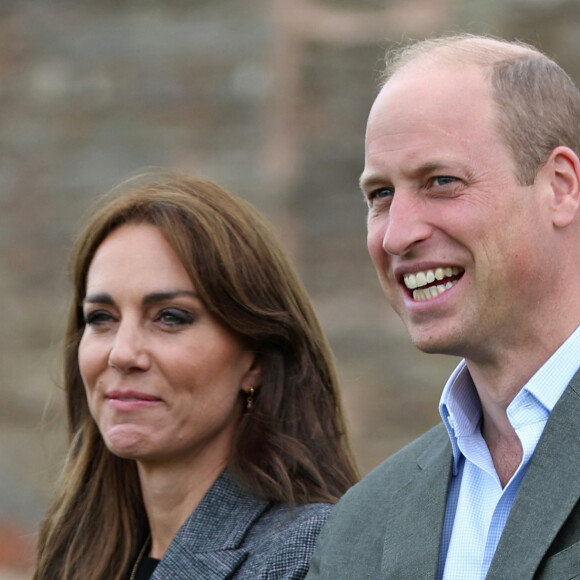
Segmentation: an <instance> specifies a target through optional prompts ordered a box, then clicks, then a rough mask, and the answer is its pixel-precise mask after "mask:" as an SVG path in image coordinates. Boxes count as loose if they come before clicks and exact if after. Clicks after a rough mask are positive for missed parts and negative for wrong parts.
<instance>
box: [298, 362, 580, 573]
mask: <svg viewBox="0 0 580 580" xmlns="http://www.w3.org/2000/svg"><path fill="white" fill-rule="evenodd" d="M451 475H452V450H451V443H450V441H449V436H448V434H447V431H446V430H445V427H444V426H443V424H440V425H438V426H436V427H434V428H433V429H432V430H431V431H429V432H427V433H426V434H425V435H423V436H422V437H420V438H419V439H417V440H416V441H414V442H413V443H411V444H410V445H409V446H407V447H406V448H404V449H403V450H402V451H400V452H399V453H397V454H395V455H394V456H393V457H391V458H390V459H388V460H387V461H386V462H385V463H383V464H382V465H381V466H379V467H378V468H377V469H376V470H375V471H373V472H372V473H371V474H369V475H368V476H367V477H366V478H364V479H363V480H362V481H361V482H360V483H359V484H357V485H356V486H355V487H353V488H352V489H351V490H350V491H348V492H347V493H346V494H345V496H344V497H343V498H342V499H341V501H340V502H339V503H338V504H337V506H336V507H335V509H334V510H333V513H332V515H331V517H330V519H329V521H328V523H327V524H326V526H325V527H324V529H323V531H322V533H321V535H320V538H319V542H318V545H317V547H316V551H315V553H314V556H313V558H312V562H311V568H310V572H309V574H308V576H307V578H308V580H321V579H324V580H353V579H356V580H379V579H395V578H396V579H397V580H433V578H435V577H436V574H437V564H438V560H439V548H440V544H441V537H442V532H443V521H444V515H445V506H446V501H447V489H448V486H449V482H450V479H451ZM486 578H487V579H490V580H530V579H534V580H566V579H571V578H577V579H580V372H578V373H577V374H576V376H575V377H574V378H573V379H572V381H571V382H570V384H569V385H568V387H567V388H566V390H565V392H564V394H563V395H562V397H561V398H560V400H559V401H558V403H557V404H556V406H555V407H554V409H553V411H552V413H551V414H550V418H549V419H548V422H547V424H546V427H545V429H544V432H543V434H542V436H541V438H540V441H539V442H538V445H537V447H536V451H535V452H534V455H533V456H532V459H531V460H530V464H529V466H528V470H527V472H526V475H525V476H524V479H523V480H522V483H521V486H520V489H519V491H518V495H517V496H516V499H515V502H514V504H513V507H512V509H511V512H510V515H509V518H508V520H507V522H506V526H505V528H504V531H503V534H502V536H501V539H500V542H499V545H498V547H497V550H496V553H495V556H494V558H493V560H492V562H491V566H490V568H489V571H488V573H487V576H486Z"/></svg>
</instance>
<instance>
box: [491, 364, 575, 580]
mask: <svg viewBox="0 0 580 580" xmlns="http://www.w3.org/2000/svg"><path fill="white" fill-rule="evenodd" d="M579 416H580V372H579V373H577V374H576V376H575V377H574V378H573V379H572V381H571V383H570V384H569V385H568V387H567V389H566V390H565V391H564V393H563V394H562V397H561V398H560V400H559V401H558V403H557V404H556V406H555V407H554V409H553V411H552V413H551V414H550V418H549V419H548V422H547V423H546V427H545V429H544V433H543V434H542V437H541V438H540V441H539V442H538V446H537V448H536V451H535V452H534V455H533V457H532V459H531V461H530V465H529V467H528V471H527V473H526V475H525V476H524V479H523V481H522V483H521V486H520V489H519V491H518V495H517V496H516V499H515V502H514V505H513V507H512V510H511V512H510V516H509V518H508V521H507V522H506V526H505V528H504V531H503V534H502V537H501V539H500V542H499V545H498V547H497V550H496V553H495V556H494V558H493V560H492V562H491V566H490V568H489V571H488V574H487V578H488V579H492V578H498V579H499V578H516V577H517V578H532V577H533V576H534V573H535V571H536V570H537V568H538V566H539V564H540V562H541V560H542V559H543V557H544V556H545V554H546V551H547V550H548V548H549V547H550V544H551V543H552V541H553V540H554V538H555V537H556V534H557V533H558V531H559V530H560V528H561V527H562V525H563V523H564V521H565V520H566V518H567V517H568V515H569V514H570V512H571V511H572V509H573V508H574V506H575V505H576V503H577V502H578V499H579V498H580V485H579V483H578V482H579V481H580V434H579V428H578V417H579Z"/></svg>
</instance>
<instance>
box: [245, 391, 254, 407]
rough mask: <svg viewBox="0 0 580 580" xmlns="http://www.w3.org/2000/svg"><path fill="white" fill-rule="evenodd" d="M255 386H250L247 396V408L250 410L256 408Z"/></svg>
mask: <svg viewBox="0 0 580 580" xmlns="http://www.w3.org/2000/svg"><path fill="white" fill-rule="evenodd" d="M254 393H255V391H254V387H250V390H249V391H248V395H247V397H246V409H248V410H250V409H253V408H254Z"/></svg>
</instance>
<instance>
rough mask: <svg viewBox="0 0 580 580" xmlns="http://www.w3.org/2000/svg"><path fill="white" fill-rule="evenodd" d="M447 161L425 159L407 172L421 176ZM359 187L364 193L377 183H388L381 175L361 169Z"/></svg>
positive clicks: (413, 175)
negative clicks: (366, 172) (367, 172)
mask: <svg viewBox="0 0 580 580" xmlns="http://www.w3.org/2000/svg"><path fill="white" fill-rule="evenodd" d="M448 166H449V163H447V162H445V161H438V160H433V161H426V162H425V163H421V165H417V167H413V168H412V169H411V170H409V171H408V172H407V173H408V174H409V175H410V176H411V177H417V176H419V177H420V176H423V175H425V174H426V173H431V172H432V171H438V170H441V169H444V168H445V167H448ZM358 183H359V187H360V189H361V191H362V192H363V193H364V192H365V191H368V190H369V189H372V188H373V187H375V186H377V185H385V184H386V183H387V184H388V183H389V180H388V179H385V178H384V177H381V176H380V175H378V174H375V173H370V174H368V175H365V172H364V171H363V172H362V173H361V176H360V178H359V181H358Z"/></svg>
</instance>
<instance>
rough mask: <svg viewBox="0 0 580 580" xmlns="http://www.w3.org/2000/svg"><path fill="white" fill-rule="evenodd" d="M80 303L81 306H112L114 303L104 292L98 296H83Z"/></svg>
mask: <svg viewBox="0 0 580 580" xmlns="http://www.w3.org/2000/svg"><path fill="white" fill-rule="evenodd" d="M82 303H83V304H109V305H111V306H112V305H113V304H114V301H113V299H112V298H111V295H110V294H106V293H105V292H102V293H99V294H89V295H88V296H85V298H84V299H83V302H82Z"/></svg>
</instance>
